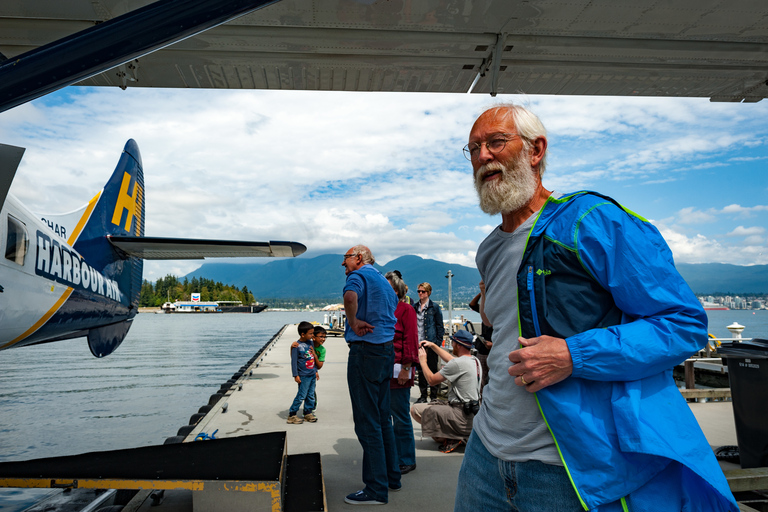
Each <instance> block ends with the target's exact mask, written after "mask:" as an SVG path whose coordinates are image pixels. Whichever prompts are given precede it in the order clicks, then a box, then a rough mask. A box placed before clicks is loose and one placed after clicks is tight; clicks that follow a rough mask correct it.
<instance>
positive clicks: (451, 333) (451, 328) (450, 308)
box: [445, 270, 453, 336]
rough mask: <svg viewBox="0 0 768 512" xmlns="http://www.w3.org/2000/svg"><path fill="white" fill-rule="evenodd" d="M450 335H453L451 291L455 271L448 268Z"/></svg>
mask: <svg viewBox="0 0 768 512" xmlns="http://www.w3.org/2000/svg"><path fill="white" fill-rule="evenodd" d="M445 277H447V278H448V336H453V294H452V293H451V278H452V277H453V273H452V272H451V271H450V270H448V274H446V276H445Z"/></svg>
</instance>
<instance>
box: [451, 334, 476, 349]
mask: <svg viewBox="0 0 768 512" xmlns="http://www.w3.org/2000/svg"><path fill="white" fill-rule="evenodd" d="M474 340H475V337H474V336H472V333H470V332H469V331H465V330H459V331H456V334H454V335H453V336H451V341H452V342H454V343H458V344H459V345H461V346H462V347H464V348H466V349H471V348H472V342H473V341H474Z"/></svg>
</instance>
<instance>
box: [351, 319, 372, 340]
mask: <svg viewBox="0 0 768 512" xmlns="http://www.w3.org/2000/svg"><path fill="white" fill-rule="evenodd" d="M347 321H348V322H349V327H350V328H351V329H352V330H353V331H354V332H355V334H357V335H358V336H365V335H366V334H368V333H369V332H373V329H374V327H373V326H372V325H371V324H369V323H368V322H366V321H364V320H358V319H357V318H348V319H347Z"/></svg>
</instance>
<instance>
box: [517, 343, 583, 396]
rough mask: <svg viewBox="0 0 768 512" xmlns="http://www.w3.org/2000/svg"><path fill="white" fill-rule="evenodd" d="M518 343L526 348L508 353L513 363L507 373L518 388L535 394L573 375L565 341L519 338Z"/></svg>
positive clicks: (569, 354) (571, 362)
mask: <svg viewBox="0 0 768 512" xmlns="http://www.w3.org/2000/svg"><path fill="white" fill-rule="evenodd" d="M518 341H519V342H520V344H521V345H523V348H520V349H518V350H513V351H512V352H510V353H509V360H510V362H512V363H514V364H513V365H512V366H510V367H509V370H508V371H509V374H510V375H511V376H512V377H514V378H515V384H517V385H518V386H525V389H526V390H527V391H530V392H531V393H535V392H536V391H539V390H540V389H544V388H545V387H547V386H551V385H552V384H557V383H558V382H560V381H561V380H564V379H566V378H567V377H568V376H569V375H571V373H573V361H572V360H571V351H570V350H568V344H567V343H566V342H565V340H564V339H562V338H553V337H552V336H539V337H538V338H530V339H525V338H518Z"/></svg>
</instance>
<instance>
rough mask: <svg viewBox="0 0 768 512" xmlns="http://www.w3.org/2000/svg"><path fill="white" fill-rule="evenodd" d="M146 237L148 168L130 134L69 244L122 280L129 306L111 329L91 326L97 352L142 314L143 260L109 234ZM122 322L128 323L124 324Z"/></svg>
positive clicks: (110, 347)
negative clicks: (111, 239) (122, 248)
mask: <svg viewBox="0 0 768 512" xmlns="http://www.w3.org/2000/svg"><path fill="white" fill-rule="evenodd" d="M110 235H118V236H131V237H142V236H144V171H143V168H142V163H141V153H139V146H138V145H137V144H136V141H134V140H133V139H130V140H129V141H128V142H126V144H125V147H124V148H123V153H122V155H121V156H120V160H119V162H118V163H117V167H116V168H115V171H114V172H113V173H112V176H111V177H110V178H109V181H107V184H106V185H105V186H104V188H103V189H102V190H101V192H99V193H98V194H96V196H95V197H94V198H93V199H92V200H91V201H90V203H89V204H88V207H87V208H86V210H85V212H84V213H83V216H82V218H81V219H80V222H79V223H78V224H77V226H76V227H75V229H74V232H72V233H71V234H70V235H69V243H70V244H71V245H72V246H73V247H74V249H75V250H76V251H77V252H79V253H80V255H81V256H83V258H84V259H85V260H86V261H87V262H88V265H90V266H91V267H92V268H93V269H95V270H97V271H99V272H101V273H102V274H103V275H104V276H105V277H107V278H109V279H111V280H112V281H114V282H115V283H117V285H118V288H119V290H120V294H119V295H120V297H119V301H120V302H121V303H122V305H123V306H126V307H127V308H128V319H127V320H125V322H118V323H117V324H115V325H114V326H112V327H111V328H110V329H91V330H90V332H89V334H88V345H89V347H90V349H91V352H93V354H94V355H97V357H103V356H105V355H107V354H109V353H111V352H113V351H114V350H115V349H116V348H117V346H118V345H119V344H120V343H121V342H122V341H123V338H124V337H125V335H126V334H127V333H128V327H129V326H130V323H131V320H132V319H133V317H134V316H135V315H136V313H138V308H139V295H140V293H141V279H142V272H143V266H144V262H143V260H142V259H141V258H137V257H135V256H131V255H129V254H126V253H125V252H123V251H120V250H119V249H117V248H116V247H115V246H113V245H112V244H111V243H110V242H109V240H108V238H107V237H108V236H110ZM118 324H125V325H119V327H118Z"/></svg>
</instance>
